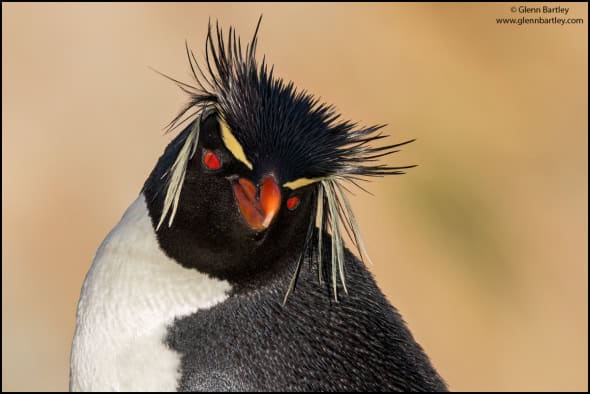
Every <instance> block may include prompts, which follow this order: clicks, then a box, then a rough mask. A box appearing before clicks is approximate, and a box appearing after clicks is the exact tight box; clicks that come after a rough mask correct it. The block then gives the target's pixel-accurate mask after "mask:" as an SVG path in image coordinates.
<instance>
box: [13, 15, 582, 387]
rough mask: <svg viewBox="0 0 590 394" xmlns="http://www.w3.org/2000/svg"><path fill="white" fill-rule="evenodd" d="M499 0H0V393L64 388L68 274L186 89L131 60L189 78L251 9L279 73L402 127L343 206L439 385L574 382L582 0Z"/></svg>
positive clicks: (84, 262) (578, 340) (116, 214)
mask: <svg viewBox="0 0 590 394" xmlns="http://www.w3.org/2000/svg"><path fill="white" fill-rule="evenodd" d="M513 5H516V6H519V5H522V4H521V3H515V4H510V3H507V4H447V5H429V4H410V5H405V4H367V5H360V4H340V5H335V4H334V5H332V4H330V5H328V4H297V5H296V4H249V5H237V4H170V5H163V4H121V5H114V4H93V5H82V4H34V5H26V4H2V115H3V116H2V190H3V194H2V214H3V216H2V246H3V248H2V389H3V390H65V389H67V384H68V365H69V353H70V344H71V338H72V334H73V329H74V319H75V308H76V303H77V300H78V295H79V291H80V286H81V284H82V280H83V278H84V275H85V273H86V271H87V270H88V268H89V265H90V263H91V260H92V258H93V255H94V252H95V251H96V249H97V247H98V245H99V243H100V242H101V240H102V239H103V238H104V236H105V235H106V234H107V232H108V231H109V230H110V229H111V228H112V227H113V226H114V225H115V224H116V223H117V221H118V220H119V218H120V217H121V215H122V213H123V212H124V210H125V209H126V207H127V206H128V204H129V203H130V202H131V201H132V200H133V199H134V198H135V196H136V195H137V193H138V192H139V190H140V188H141V186H142V184H143V182H144V180H145V178H146V177H147V175H148V173H149V172H150V171H151V169H152V167H153V165H154V164H155V162H156V160H157V158H158V157H159V155H160V153H161V152H162V151H163V149H164V147H165V146H166V144H167V142H168V141H169V140H170V136H163V134H162V130H163V126H164V125H165V124H166V123H167V122H168V121H169V120H170V119H171V118H172V116H173V115H175V113H176V111H177V110H178V109H179V108H180V106H181V104H182V103H184V101H185V97H184V96H183V94H182V93H181V92H180V91H179V90H178V89H177V88H175V86H173V85H172V84H171V83H170V82H169V81H166V80H165V79H163V78H162V77H160V76H158V75H156V74H155V73H154V72H152V71H151V70H149V69H148V66H151V67H154V68H156V69H158V70H161V71H163V72H165V73H167V74H169V75H172V76H174V77H176V78H180V79H182V80H185V81H188V80H189V67H188V63H187V60H186V58H185V53H184V40H185V39H188V41H189V44H190V45H191V46H192V47H193V49H195V51H196V53H197V54H199V55H201V54H202V53H203V48H204V38H205V32H206V25H207V21H208V19H209V17H211V18H212V19H213V20H215V19H216V18H219V20H220V21H221V23H222V25H223V26H226V27H227V26H228V25H229V24H232V25H234V26H236V27H237V29H238V32H241V34H242V37H243V38H249V37H250V36H251V34H252V32H253V29H254V26H255V24H256V20H257V18H258V16H259V14H260V13H263V14H264V18H263V22H262V27H261V33H260V52H259V53H260V54H262V53H265V54H267V59H269V60H270V61H271V62H272V63H274V64H275V66H276V72H277V74H278V75H281V76H283V77H284V78H286V79H289V80H294V81H295V82H296V84H297V85H298V86H299V87H301V88H305V89H308V90H310V91H311V92H314V93H316V94H317V95H319V96H321V97H322V98H323V99H324V100H326V101H328V102H330V103H334V104H336V105H337V107H338V108H339V109H340V110H341V111H342V112H343V114H344V115H345V116H346V117H348V118H352V119H355V120H358V121H360V122H361V123H363V124H368V123H388V124H389V126H388V128H387V130H388V131H389V132H390V134H391V135H392V137H391V141H392V142H393V141H400V140H402V139H407V138H417V140H418V141H417V142H416V143H414V144H411V145H410V146H407V147H406V148H405V149H404V152H403V153H400V154H398V155H397V156H395V157H392V158H391V159H388V161H389V162H390V163H392V164H393V163H395V164H411V163H417V164H419V165H420V166H419V167H418V168H416V169H414V170H411V171H410V173H409V174H408V175H405V176H401V177H390V178H386V179H379V180H376V181H375V182H374V183H372V184H371V185H370V187H369V188H370V190H371V191H372V192H374V193H375V194H376V196H375V197H372V196H369V195H363V194H358V195H357V196H356V197H354V200H353V203H354V206H355V209H356V212H357V216H358V219H359V221H360V226H361V230H362V232H363V234H364V237H365V239H366V243H367V246H368V250H369V252H370V254H371V256H372V259H373V261H374V265H373V266H372V267H371V270H372V271H373V272H374V273H375V275H376V277H377V280H378V282H379V283H380V285H381V286H382V288H383V289H384V291H385V293H386V294H387V295H388V297H389V298H390V300H391V301H392V302H393V303H394V304H395V305H396V306H397V307H398V308H399V309H400V311H401V312H402V314H403V316H404V318H405V319H406V321H407V322H408V323H409V325H410V328H411V329H412V331H413V333H414V335H415V336H416V338H417V339H418V341H419V342H420V343H421V344H422V345H423V346H424V348H425V349H426V351H427V353H428V354H429V355H430V357H431V358H432V360H433V363H434V364H435V366H436V367H437V368H438V370H439V371H440V373H441V374H442V375H443V376H444V377H445V379H446V380H447V381H448V383H449V385H450V387H451V389H453V390H587V389H588V375H587V368H588V358H587V357H588V312H587V308H588V279H587V278H588V276H587V275H588V265H587V261H588V243H587V235H588V221H587V214H588V209H587V199H588V178H587V177H588V170H587V168H588V167H587V165H588V151H587V142H588V111H587V105H588V90H587V84H588V78H587V77H588V74H587V72H588V38H587V37H588V27H587V22H588V20H587V16H588V11H587V4H576V5H573V4H567V3H556V4H553V5H560V6H563V7H569V8H570V10H569V14H568V17H576V18H583V19H584V24H583V25H568V26H558V25H542V26H541V25H527V26H520V27H519V26H515V25H512V26H507V25H498V24H496V22H495V19H496V18H498V17H510V16H515V14H512V13H511V12H510V7H511V6H513ZM516 16H519V15H518V14H516Z"/></svg>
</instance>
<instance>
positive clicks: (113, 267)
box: [70, 194, 231, 391]
mask: <svg viewBox="0 0 590 394" xmlns="http://www.w3.org/2000/svg"><path fill="white" fill-rule="evenodd" d="M230 289H231V286H230V285H229V283H228V282H227V281H222V280H217V279H214V278H211V277H210V276H208V275H206V274H203V273H200V272H198V271H196V270H194V269H186V268H183V267H182V266H181V265H179V264H178V263H176V262H175V261H174V260H172V259H170V258H169V257H167V256H166V255H165V254H164V253H163V252H162V250H161V249H160V247H159V245H158V242H157V240H156V235H155V233H154V229H153V227H152V224H151V220H150V218H149V216H148V210H147V205H146V202H145V198H144V196H143V194H141V195H140V196H139V197H138V198H137V200H135V202H134V203H133V204H132V205H131V206H130V207H129V208H128V209H127V212H125V215H123V218H122V219H121V221H120V222H119V224H118V225H117V226H116V227H115V228H114V229H113V230H112V231H111V232H110V233H109V235H108V236H107V237H106V239H105V240H104V241H103V243H102V245H101V246H100V248H99V249H98V251H97V253H96V257H95V258H94V262H93V263H92V267H91V268H90V271H89V272H88V275H87V276H86V279H85V281H84V285H83V287H82V293H81V296H80V302H79V304H78V314H77V323H76V333H75V335H74V341H73V344H72V356H71V369H70V390H72V391H175V390H176V387H177V383H178V379H179V377H180V356H179V354H177V353H176V352H175V351H173V350H172V349H170V348H168V347H167V346H166V345H165V343H164V337H165V335H166V327H167V326H168V325H170V324H171V323H172V322H173V321H174V319H175V318H177V317H182V316H186V315H189V314H192V313H194V312H196V311H198V310H199V309H206V308H210V307H212V306H213V305H215V304H218V303H220V302H222V301H224V300H225V299H226V298H227V297H228V295H227V294H228V292H229V291H230Z"/></svg>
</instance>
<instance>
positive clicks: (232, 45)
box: [70, 21, 447, 391]
mask: <svg viewBox="0 0 590 394" xmlns="http://www.w3.org/2000/svg"><path fill="white" fill-rule="evenodd" d="M259 25H260V21H259V22H258V26H259ZM258 26H257V28H256V31H255V33H254V36H253V39H252V41H251V42H250V43H249V44H248V45H246V46H245V48H244V49H242V44H241V41H240V39H239V38H237V37H236V32H235V30H233V29H232V28H230V29H229V34H228V35H227V36H226V35H224V34H223V33H222V31H221V29H220V28H219V27H218V26H217V27H216V28H212V27H211V26H209V30H208V35H207V40H206V51H205V54H206V61H205V62H204V66H205V67H202V66H199V65H198V64H197V62H196V60H195V57H194V55H193V53H192V51H191V50H189V49H188V46H187V54H188V58H189V63H190V66H191V69H192V72H193V75H194V77H195V86H192V85H190V84H185V83H183V82H180V81H176V80H174V81H175V82H176V83H177V84H178V86H179V87H180V88H181V89H182V90H184V91H185V92H186V93H188V94H189V96H190V102H189V103H188V105H187V106H186V107H185V108H184V109H182V111H181V112H180V113H179V115H178V116H177V117H176V118H175V119H174V120H173V121H172V122H171V128H174V127H176V126H179V125H186V127H185V128H184V130H183V131H182V132H181V133H180V134H179V135H178V136H177V137H176V138H175V139H174V140H173V141H172V142H171V143H170V144H169V145H168V147H167V148H166V150H165V152H164V154H163V155H162V156H161V157H160V159H159V160H158V162H157V164H156V166H155V168H154V169H153V171H152V173H151V174H150V176H149V177H148V179H147V181H146V182H145V185H144V187H143V190H142V191H141V193H140V195H139V197H138V198H137V199H136V200H135V201H134V202H133V203H132V204H131V206H130V207H129V208H128V209H127V211H126V212H125V214H124V215H123V217H122V219H121V221H120V222H119V223H118V224H117V226H116V227H115V228H114V229H113V230H112V231H111V232H110V233H109V235H108V236H107V237H106V239H105V240H104V241H103V243H102V244H101V246H100V247H99V249H98V251H97V253H96V256H95V258H94V261H93V264H92V267H91V268H90V271H89V272H88V274H87V276H86V279H85V281H84V285H83V287H82V291H81V296H80V301H79V304H78V312H77V324H76V332H75V336H74V341H73V345H72V355H71V368H70V389H71V390H75V391H91V390H92V391H95V390H96V391H105V390H106V391H156V390H157V391H175V390H179V391H220V390H228V391H446V390H447V388H446V384H445V383H444V381H443V380H442V379H441V377H440V376H439V375H438V373H437V372H436V371H435V369H434V368H433V366H432V365H431V363H430V361H429V359H428V357H427V356H426V355H425V354H424V352H423V350H422V348H421V347H420V345H418V344H417V343H416V341H415V340H414V338H413V337H412V334H411V333H410V331H409V330H408V328H407V327H406V325H405V323H404V322H403V320H402V318H401V316H400V315H399V313H398V312H397V310H396V309H395V308H394V307H393V306H391V304H390V303H389V302H388V301H387V300H386V298H385V297H384V295H383V294H382V292H381V291H380V290H379V288H378V287H377V285H376V283H375V281H374V279H373V277H372V276H371V274H370V273H369V271H368V270H367V269H366V268H365V265H364V263H363V259H366V253H365V251H364V248H363V244H362V240H361V238H360V234H359V230H358V227H357V225H356V223H355V221H354V216H353V214H352V211H351V207H350V204H349V203H348V200H347V197H346V191H347V188H350V187H357V186H358V187H361V185H360V184H359V181H361V180H363V179H366V177H376V176H383V175H389V174H401V173H403V171H402V170H404V169H406V168H409V167H410V166H406V167H391V166H387V165H384V164H379V162H378V159H379V158H380V157H382V156H385V155H388V154H391V153H394V152H395V151H396V150H395V149H396V148H397V147H399V146H401V145H404V144H406V143H408V142H410V141H406V142H402V143H398V144H395V145H387V146H379V147H377V146H375V145H374V142H376V141H378V140H381V139H383V138H384V137H385V136H384V135H383V134H381V133H380V132H379V130H380V129H381V127H382V126H373V127H359V126H357V125H356V124H355V123H352V122H350V121H343V120H341V118H340V116H339V115H338V114H337V113H336V111H335V110H334V108H333V107H331V106H328V105H325V104H323V103H321V102H320V101H319V100H318V99H317V98H314V97H313V96H312V95H310V94H308V93H307V92H305V91H301V90H298V89H296V88H295V87H294V86H293V84H292V83H285V82H284V81H283V80H282V79H280V78H277V77H275V76H274V74H273V69H272V68H270V69H269V68H268V66H267V64H266V63H265V61H264V60H262V62H258V61H257V59H256V43H257V35H258V34H257V33H258ZM345 239H349V240H350V243H351V245H353V246H354V249H355V250H356V251H357V252H358V253H357V254H356V255H355V254H353V252H351V251H350V250H349V249H348V248H346V247H345V246H344V243H345Z"/></svg>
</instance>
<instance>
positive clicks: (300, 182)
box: [283, 178, 322, 190]
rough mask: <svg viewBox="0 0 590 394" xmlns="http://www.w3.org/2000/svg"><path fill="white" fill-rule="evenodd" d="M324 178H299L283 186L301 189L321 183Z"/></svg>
mask: <svg viewBox="0 0 590 394" xmlns="http://www.w3.org/2000/svg"><path fill="white" fill-rule="evenodd" d="M321 180H322V178H299V179H296V180H294V181H291V182H287V183H285V184H284V185H283V186H284V187H288V188H289V189H293V190H295V189H299V188H300V187H303V186H307V185H311V184H312V183H315V182H319V181H321Z"/></svg>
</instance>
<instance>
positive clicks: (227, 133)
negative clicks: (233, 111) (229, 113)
mask: <svg viewBox="0 0 590 394" xmlns="http://www.w3.org/2000/svg"><path fill="white" fill-rule="evenodd" d="M219 127H220V128H221V138H222V139H223V143H224V144H225V147H226V148H227V149H228V150H229V151H230V152H231V154H232V155H234V157H235V158H236V159H238V160H239V161H241V162H242V163H244V164H245V165H246V167H248V168H249V169H250V170H252V169H253V168H254V166H252V163H250V161H249V160H248V159H247V158H246V154H245V153H244V148H242V145H240V143H239V142H238V140H237V139H236V137H235V136H234V135H233V134H232V132H231V130H230V129H229V126H228V125H227V122H226V121H225V119H223V118H222V117H221V116H220V117H219Z"/></svg>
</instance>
